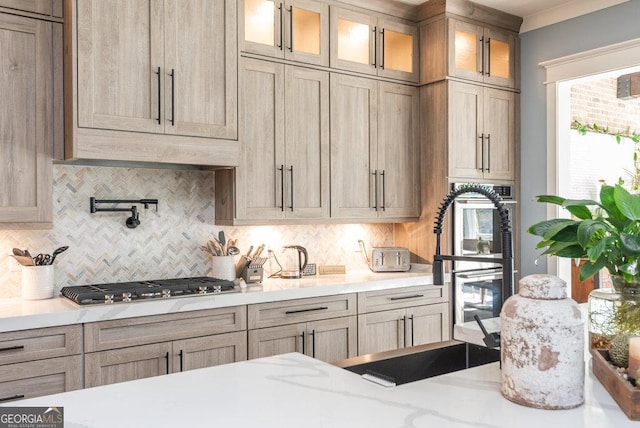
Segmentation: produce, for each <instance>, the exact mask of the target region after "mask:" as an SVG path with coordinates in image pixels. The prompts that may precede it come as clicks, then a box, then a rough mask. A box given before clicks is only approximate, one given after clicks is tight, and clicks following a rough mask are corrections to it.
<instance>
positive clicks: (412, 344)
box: [409, 315, 414, 346]
mask: <svg viewBox="0 0 640 428" xmlns="http://www.w3.org/2000/svg"><path fill="white" fill-rule="evenodd" d="M409 319H410V320H411V346H414V343H413V342H414V341H413V315H411V316H410V317H409Z"/></svg>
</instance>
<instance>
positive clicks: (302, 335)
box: [300, 331, 306, 355]
mask: <svg viewBox="0 0 640 428" xmlns="http://www.w3.org/2000/svg"><path fill="white" fill-rule="evenodd" d="M300 337H302V354H303V355H305V354H306V353H305V346H304V342H305V340H304V331H303V332H302V334H301V335H300Z"/></svg>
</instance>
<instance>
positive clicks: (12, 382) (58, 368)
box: [0, 355, 82, 403]
mask: <svg viewBox="0 0 640 428" xmlns="http://www.w3.org/2000/svg"><path fill="white" fill-rule="evenodd" d="M81 388H82V356H80V355H74V356H72V357H61V358H49V359H46V360H38V361H30V362H27V363H19V364H9V365H4V366H0V403H4V402H7V401H12V400H20V399H26V398H33V397H39V396H42V395H49V394H58V393H61V392H65V391H73V390H76V389H81Z"/></svg>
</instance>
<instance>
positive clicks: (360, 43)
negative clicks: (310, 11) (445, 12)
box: [331, 7, 419, 81]
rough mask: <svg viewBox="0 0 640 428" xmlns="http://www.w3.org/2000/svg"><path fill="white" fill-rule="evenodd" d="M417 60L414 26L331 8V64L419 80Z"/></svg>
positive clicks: (362, 71)
mask: <svg viewBox="0 0 640 428" xmlns="http://www.w3.org/2000/svg"><path fill="white" fill-rule="evenodd" d="M418 60H419V58H418V29H417V28H416V27H415V26H412V25H407V24H404V23H401V22H396V21H389V20H384V19H381V18H378V17H376V16H374V15H369V14H366V13H362V12H356V11H352V10H348V9H342V8H339V7H332V8H331V67H333V68H339V69H343V70H350V71H356V72H360V73H366V74H371V75H378V76H382V77H388V78H393V79H401V80H408V81H417V78H418Z"/></svg>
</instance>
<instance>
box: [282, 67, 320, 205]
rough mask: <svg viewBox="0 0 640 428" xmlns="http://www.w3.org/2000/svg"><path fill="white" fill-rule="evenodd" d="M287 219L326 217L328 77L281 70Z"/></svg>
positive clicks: (300, 71) (295, 70)
mask: <svg viewBox="0 0 640 428" xmlns="http://www.w3.org/2000/svg"><path fill="white" fill-rule="evenodd" d="M285 76H286V77H285V81H286V82H287V85H286V88H285V106H286V107H285V111H286V115H285V122H286V137H285V141H286V144H285V146H286V150H285V159H286V169H287V171H286V174H285V175H286V178H287V180H286V183H287V184H286V186H285V187H286V188H287V190H286V197H285V205H286V209H285V213H286V217H287V218H328V217H329V73H328V72H326V71H317V70H310V69H305V68H299V67H291V66H287V67H286V69H285Z"/></svg>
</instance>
